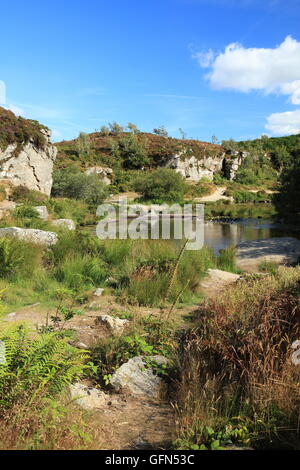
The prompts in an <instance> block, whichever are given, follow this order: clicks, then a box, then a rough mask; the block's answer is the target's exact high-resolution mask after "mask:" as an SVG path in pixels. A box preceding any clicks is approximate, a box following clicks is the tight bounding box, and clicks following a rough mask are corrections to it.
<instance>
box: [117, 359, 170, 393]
mask: <svg viewBox="0 0 300 470" xmlns="http://www.w3.org/2000/svg"><path fill="white" fill-rule="evenodd" d="M147 361H151V362H155V363H157V364H159V365H163V364H166V365H167V364H168V360H167V359H166V358H165V357H163V356H149V357H147V358H146V357H145V356H136V357H133V358H132V359H129V361H127V362H125V364H122V365H121V367H119V369H117V370H116V372H115V373H114V374H113V376H112V378H111V380H110V384H111V386H112V387H113V389H114V390H115V391H116V392H124V393H129V394H131V395H136V396H143V397H145V398H152V399H158V398H159V396H160V391H161V388H162V384H163V381H162V379H161V378H160V377H159V376H157V375H155V374H154V373H153V370H152V368H151V367H150V366H148V365H147Z"/></svg>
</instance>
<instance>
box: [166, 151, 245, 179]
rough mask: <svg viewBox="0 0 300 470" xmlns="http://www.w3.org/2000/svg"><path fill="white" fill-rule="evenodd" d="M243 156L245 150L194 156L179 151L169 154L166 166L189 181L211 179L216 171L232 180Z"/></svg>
mask: <svg viewBox="0 0 300 470" xmlns="http://www.w3.org/2000/svg"><path fill="white" fill-rule="evenodd" d="M245 156H246V153H245V152H236V153H235V154H228V153H225V152H224V151H223V152H220V151H219V152H215V154H209V155H204V156H203V157H202V158H196V157H195V156H194V155H190V156H189V155H186V154H185V153H179V154H175V155H172V156H170V159H169V161H168V162H167V164H166V166H167V167H169V168H172V169H174V170H175V171H176V172H177V173H180V174H181V175H182V176H183V177H184V178H186V179H187V180H190V181H200V180H201V179H202V178H207V179H210V180H213V177H214V175H215V174H216V173H222V174H223V176H224V177H225V178H227V179H229V180H233V179H234V178H235V176H236V173H237V171H238V169H239V167H240V165H241V164H242V163H243V161H244V158H245Z"/></svg>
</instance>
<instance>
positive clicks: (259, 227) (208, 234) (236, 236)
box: [204, 219, 300, 253]
mask: <svg viewBox="0 0 300 470" xmlns="http://www.w3.org/2000/svg"><path fill="white" fill-rule="evenodd" d="M274 237H294V238H298V239H300V232H296V231H293V230H292V228H287V227H286V226H285V225H280V224H275V223H272V222H271V221H270V220H263V219H241V220H238V221H234V222H231V223H229V222H207V223H205V226H204V242H205V245H207V246H209V247H210V248H212V249H213V250H214V252H215V253H218V251H219V250H221V249H223V248H227V247H228V246H230V245H234V246H235V245H237V244H238V243H240V242H244V241H250V240H258V239H262V238H274Z"/></svg>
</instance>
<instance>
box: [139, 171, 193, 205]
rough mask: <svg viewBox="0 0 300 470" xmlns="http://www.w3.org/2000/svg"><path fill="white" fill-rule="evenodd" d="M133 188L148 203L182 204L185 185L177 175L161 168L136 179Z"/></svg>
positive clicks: (182, 179)
mask: <svg viewBox="0 0 300 470" xmlns="http://www.w3.org/2000/svg"><path fill="white" fill-rule="evenodd" d="M134 188H135V190H136V191H137V192H139V193H141V194H142V197H143V199H145V200H148V201H153V202H156V203H161V202H182V201H183V196H184V192H185V189H186V183H185V180H184V178H183V177H182V176H181V175H180V174H179V173H176V172H174V170H170V169H168V168H161V169H159V170H155V171H153V172H151V173H146V174H145V175H142V176H140V177H139V178H137V180H136V181H135V183H134Z"/></svg>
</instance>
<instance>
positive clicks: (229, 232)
mask: <svg viewBox="0 0 300 470" xmlns="http://www.w3.org/2000/svg"><path fill="white" fill-rule="evenodd" d="M161 223H162V219H161V216H160V217H158V218H157V222H155V223H154V225H153V226H154V227H155V226H156V224H157V225H159V233H160V234H161ZM192 225H193V226H192V230H193V232H194V231H195V229H196V226H195V224H194V223H193V224H192ZM86 230H88V231H89V232H92V233H93V232H94V233H95V228H94V227H93V228H92V227H90V228H85V231H86ZM148 230H149V237H148V238H150V239H151V238H153V237H151V235H150V233H151V226H150V225H149V226H148ZM172 230H173V229H172V228H171V236H170V238H171V239H174V238H173V236H172ZM274 237H294V238H297V239H300V231H299V230H298V231H295V230H293V227H287V226H285V225H282V224H276V223H274V222H272V221H271V220H264V219H240V220H236V221H230V222H229V221H228V222H227V221H225V222H221V221H208V222H205V223H204V245H206V246H208V247H210V248H212V249H213V250H214V252H215V253H216V254H217V253H218V252H219V250H221V249H224V248H227V247H229V246H235V245H237V244H238V243H240V242H243V241H250V240H259V239H264V238H274ZM117 238H118V235H117ZM129 238H131V237H130V236H129ZM158 238H161V236H158ZM175 238H176V237H175ZM175 242H176V243H178V244H181V243H182V239H180V240H176V241H175Z"/></svg>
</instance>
